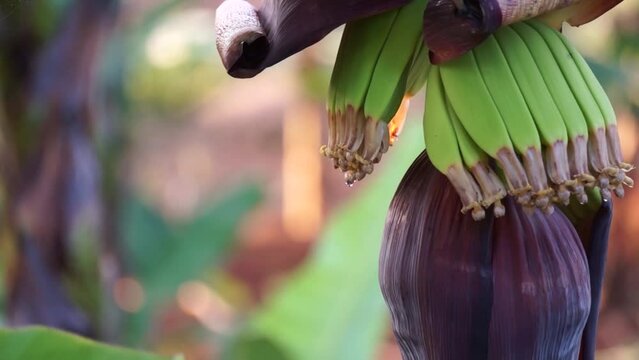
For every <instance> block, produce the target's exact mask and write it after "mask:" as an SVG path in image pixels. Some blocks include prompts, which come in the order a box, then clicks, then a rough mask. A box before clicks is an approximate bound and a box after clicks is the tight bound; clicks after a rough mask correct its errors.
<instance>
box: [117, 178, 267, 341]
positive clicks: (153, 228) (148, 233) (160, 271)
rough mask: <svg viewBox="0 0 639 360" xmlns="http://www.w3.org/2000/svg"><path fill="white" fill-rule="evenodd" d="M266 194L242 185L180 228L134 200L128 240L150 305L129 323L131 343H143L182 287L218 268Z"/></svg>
mask: <svg viewBox="0 0 639 360" xmlns="http://www.w3.org/2000/svg"><path fill="white" fill-rule="evenodd" d="M261 196H262V195H261V191H260V190H259V188H258V187H257V186H255V185H247V186H244V187H241V188H239V189H238V190H236V191H232V192H230V193H228V194H226V195H225V197H224V198H222V199H221V200H219V201H216V202H214V203H211V204H209V205H207V206H205V207H204V208H203V209H202V210H200V211H199V212H198V213H197V214H196V216H195V217H194V218H193V219H192V220H191V221H189V222H188V223H185V224H178V225H175V226H170V225H169V224H167V222H166V221H165V220H164V219H163V218H162V216H161V215H160V214H158V213H157V212H156V211H155V210H153V209H152V208H150V207H149V206H147V205H145V204H144V203H142V202H141V201H140V200H139V199H137V198H135V197H130V198H129V200H128V201H127V204H126V208H125V209H124V211H122V223H123V238H124V240H125V246H126V249H127V251H128V255H129V257H130V261H131V264H130V265H131V267H132V269H133V275H134V276H135V277H136V278H137V279H138V280H139V281H140V282H141V284H142V287H143V288H144V291H145V298H146V303H145V305H144V307H143V308H142V309H141V311H140V312H138V313H136V314H134V315H132V316H131V317H130V319H129V320H130V323H129V326H128V327H127V331H128V334H127V342H128V343H138V342H139V341H140V339H141V337H142V336H143V335H144V333H146V329H147V328H148V327H149V326H150V325H151V324H150V322H149V318H150V317H151V316H152V315H153V311H154V308H155V307H156V306H158V305H161V304H163V303H166V302H167V300H168V299H169V298H170V297H172V296H173V295H174V294H175V291H176V290H177V288H178V287H179V286H180V284H182V283H183V282H185V281H188V280H190V279H193V278H197V277H198V276H199V275H200V274H201V273H202V272H204V270H206V269H210V268H212V267H215V266H216V265H217V263H218V261H219V259H220V258H221V257H222V255H223V254H224V252H225V251H227V250H228V249H229V247H230V245H231V244H232V243H233V240H234V235H235V229H236V228H237V226H238V223H239V221H240V220H241V219H242V217H243V216H244V215H245V214H246V213H247V212H248V211H249V210H251V209H253V208H254V207H255V205H256V204H257V203H258V202H259V200H260V198H261Z"/></svg>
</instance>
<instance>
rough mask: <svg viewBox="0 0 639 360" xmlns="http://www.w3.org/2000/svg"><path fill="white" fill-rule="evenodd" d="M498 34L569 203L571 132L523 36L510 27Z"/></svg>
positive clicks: (554, 176)
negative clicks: (569, 142) (568, 130)
mask: <svg viewBox="0 0 639 360" xmlns="http://www.w3.org/2000/svg"><path fill="white" fill-rule="evenodd" d="M495 38H496V39H497V42H498V43H499V45H500V47H501V49H502V51H503V53H504V55H505V56H506V60H507V61H508V65H509V66H510V70H511V71H512V74H513V76H514V77H515V79H516V81H517V84H519V88H520V89H521V92H522V94H523V95H524V98H525V99H526V103H527V104H528V108H529V109H530V112H531V114H532V116H533V119H534V120H535V123H536V124H537V129H538V131H539V134H540V135H541V139H542V141H543V142H544V145H545V146H546V149H545V151H546V169H547V173H548V177H549V178H550V180H551V181H552V182H553V183H554V184H555V185H556V190H555V191H556V194H557V198H558V199H557V200H558V201H559V202H561V203H563V204H568V203H569V202H570V190H569V188H570V187H574V186H575V185H577V183H576V181H574V180H572V179H571V177H570V165H569V163H568V152H567V150H568V148H567V144H568V133H567V131H566V126H565V125H564V122H563V120H562V117H561V113H560V112H559V109H558V107H557V104H556V103H555V100H554V99H553V98H552V96H551V95H550V92H549V91H548V88H547V87H546V83H545V82H544V79H543V76H542V74H541V72H540V71H539V69H538V68H537V65H536V63H535V61H534V60H533V57H532V54H531V53H530V50H529V49H528V47H527V46H526V43H525V42H524V41H523V40H522V38H521V37H520V36H519V35H518V34H517V33H516V32H515V31H514V30H513V29H512V28H511V27H503V28H501V29H499V30H498V31H497V32H496V33H495Z"/></svg>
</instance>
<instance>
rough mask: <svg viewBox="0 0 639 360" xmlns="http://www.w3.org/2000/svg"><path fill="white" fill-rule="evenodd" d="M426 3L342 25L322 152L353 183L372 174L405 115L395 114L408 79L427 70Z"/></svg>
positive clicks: (404, 103) (421, 1)
mask: <svg viewBox="0 0 639 360" xmlns="http://www.w3.org/2000/svg"><path fill="white" fill-rule="evenodd" d="M425 7H426V0H413V1H412V2H410V3H409V4H407V5H405V6H404V7H402V8H399V9H396V10H392V11H389V12H386V13H383V14H380V15H376V16H372V17H369V18H365V19H361V20H358V21H355V22H352V23H349V24H347V25H346V28H345V29H344V34H343V36H342V43H341V44H340V49H339V51H338V55H337V60H336V62H335V67H334V71H333V76H332V78H331V82H330V90H329V99H328V113H329V116H328V121H329V139H328V143H327V145H325V146H322V148H321V149H320V152H321V153H322V154H323V155H324V156H327V157H329V158H331V159H333V163H334V166H335V168H339V169H340V170H341V171H342V172H343V173H344V177H345V180H346V183H347V184H349V185H352V184H353V183H355V182H356V181H359V180H362V179H363V178H364V177H365V176H366V175H367V174H370V173H371V172H372V171H373V165H374V164H375V163H377V162H379V161H380V160H381V158H382V155H383V154H384V153H385V152H386V151H387V150H388V148H389V146H390V145H391V143H392V140H394V139H395V138H396V137H397V135H398V133H399V131H400V130H401V125H402V123H403V118H402V117H401V116H397V117H396V116H395V115H396V114H397V113H398V110H400V109H401V110H402V111H401V112H402V113H404V114H405V108H406V107H407V106H408V102H407V101H405V99H404V98H405V94H406V93H407V91H408V90H409V89H408V88H407V87H408V81H409V80H408V79H409V77H410V76H413V78H411V81H412V82H411V86H412V87H417V86H418V85H416V81H419V76H418V75H423V74H421V73H420V69H422V70H421V71H426V72H427V67H426V65H429V64H423V62H422V63H419V64H417V63H416V59H418V57H417V54H418V53H419V51H422V52H423V50H421V47H422V46H423V45H422V44H421V43H423V41H422V37H421V33H422V14H423V11H424V9H425ZM421 78H422V79H423V76H422V77H421ZM392 119H396V120H394V121H393V123H392V124H391V125H390V126H389V124H388V123H389V122H391V120H392ZM389 127H390V128H392V129H390V128H389ZM391 130H392V132H391ZM391 136H392V137H393V138H391Z"/></svg>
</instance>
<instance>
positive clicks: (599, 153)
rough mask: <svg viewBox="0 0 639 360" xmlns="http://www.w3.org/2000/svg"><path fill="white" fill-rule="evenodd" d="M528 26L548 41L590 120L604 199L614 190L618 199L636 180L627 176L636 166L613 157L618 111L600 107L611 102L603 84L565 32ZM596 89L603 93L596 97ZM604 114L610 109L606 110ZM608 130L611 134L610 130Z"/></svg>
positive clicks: (592, 160) (591, 155)
mask: <svg viewBox="0 0 639 360" xmlns="http://www.w3.org/2000/svg"><path fill="white" fill-rule="evenodd" d="M528 24H529V25H530V26H531V27H532V28H534V29H535V30H536V31H537V32H538V33H539V34H540V35H541V36H542V37H543V38H544V40H545V41H546V44H547V45H548V47H549V48H550V49H551V52H552V54H553V56H554V58H555V60H556V61H557V63H558V64H559V67H560V68H561V71H562V73H563V74H564V78H565V79H566V80H567V82H568V85H569V86H570V89H571V90H572V92H573V95H574V97H575V99H576V100H577V103H578V104H579V106H580V108H581V110H582V112H583V114H584V116H585V118H586V122H587V125H588V132H589V137H588V160H589V164H590V169H591V171H592V172H593V173H595V174H597V185H598V186H599V189H600V191H601V195H602V197H603V198H604V199H610V197H611V195H610V190H614V191H615V193H616V194H617V195H618V196H623V186H622V184H625V185H628V186H632V185H633V183H632V180H631V179H630V178H628V177H627V176H625V174H624V172H625V171H629V170H631V169H632V166H630V165H628V164H622V162H621V158H620V155H621V154H620V151H618V152H617V154H618V155H612V156H611V155H609V148H611V147H612V149H613V151H615V148H616V145H615V144H618V143H619V140H618V137H617V132H616V126H607V122H608V123H609V124H612V123H613V122H616V120H614V111H612V109H611V108H609V109H608V110H607V115H606V114H605V113H604V112H602V109H601V108H600V104H603V103H604V102H607V103H609V101H608V100H603V98H605V97H606V95H605V93H604V92H603V90H602V89H601V87H600V85H598V86H595V84H598V82H597V80H596V78H595V77H594V74H592V71H591V70H590V68H589V67H588V65H587V64H586V62H585V60H584V59H583V57H581V55H580V54H579V53H578V52H577V51H576V50H575V49H574V48H573V47H572V46H571V45H570V44H569V43H568V41H567V40H566V39H565V37H564V36H563V35H561V33H559V32H558V31H556V30H554V29H552V28H550V27H548V26H546V25H544V24H542V23H540V22H537V21H529V22H528ZM579 64H581V65H579ZM587 77H589V80H587V79H586V78H587ZM589 82H590V85H589ZM593 88H594V89H595V90H596V89H597V88H598V89H601V90H600V91H599V92H598V94H597V95H595V94H594V93H593V90H592V89H593ZM597 98H599V100H597ZM604 111H606V110H605V109H604ZM607 127H608V128H609V129H610V131H607V129H606V128H607ZM609 137H612V138H613V140H609ZM610 144H612V145H610ZM611 160H612V161H611ZM615 162H618V164H616V165H617V166H615ZM621 170H623V171H621ZM626 178H627V179H626Z"/></svg>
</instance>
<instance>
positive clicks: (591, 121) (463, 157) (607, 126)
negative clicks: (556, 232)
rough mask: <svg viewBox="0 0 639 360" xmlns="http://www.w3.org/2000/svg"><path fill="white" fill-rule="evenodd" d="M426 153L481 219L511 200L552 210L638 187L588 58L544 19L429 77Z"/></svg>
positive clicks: (495, 38) (501, 35)
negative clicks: (594, 192)
mask: <svg viewBox="0 0 639 360" xmlns="http://www.w3.org/2000/svg"><path fill="white" fill-rule="evenodd" d="M424 138H425V143H426V150H427V152H428V155H429V157H430V159H431V161H432V162H433V165H434V166H435V167H437V169H438V170H440V171H441V172H442V173H443V174H445V175H446V176H447V177H448V178H449V180H450V181H451V183H452V184H453V185H454V187H455V189H456V190H457V192H458V194H459V196H460V199H461V201H462V205H463V208H462V212H467V211H471V213H472V216H473V218H475V219H477V220H478V219H482V218H483V217H484V216H485V211H484V209H487V208H488V207H490V206H493V205H494V207H493V211H494V213H495V216H497V217H499V216H502V215H503V214H504V207H503V205H502V204H501V202H500V200H501V199H502V198H504V197H505V196H506V194H510V195H512V196H514V197H516V198H517V200H518V202H519V203H520V204H522V205H523V206H524V207H525V208H527V209H534V208H540V209H542V210H543V211H545V212H547V213H550V212H552V211H553V209H554V207H553V204H554V203H559V204H564V205H567V204H568V203H570V198H571V196H574V197H575V199H576V200H577V201H578V202H579V203H581V204H584V203H586V202H587V201H588V192H589V191H587V190H588V189H589V188H593V187H598V188H599V190H600V193H601V196H602V197H603V198H604V199H610V197H611V192H614V193H615V194H616V195H617V196H619V197H622V196H623V195H624V186H629V187H631V186H633V182H632V179H630V178H629V177H628V176H626V173H627V172H628V171H630V170H632V169H633V166H631V165H630V164H627V163H624V162H623V160H622V157H621V150H620V143H619V136H618V133H617V127H616V118H615V113H614V110H613V109H612V106H611V104H610V101H609V99H608V97H607V96H606V94H605V92H604V90H603V89H602V87H601V85H600V84H599V82H598V81H597V79H596V78H595V76H594V74H593V73H592V71H591V70H590V68H589V67H588V65H587V63H586V62H585V60H584V59H583V57H581V55H580V54H579V53H578V52H577V51H576V50H575V48H574V47H572V46H571V45H570V44H569V42H568V41H567V39H566V38H565V37H564V36H563V35H561V34H560V33H559V32H558V31H556V30H554V29H552V28H550V27H548V26H546V25H545V24H542V23H540V22H536V21H527V22H521V23H517V24H514V25H511V26H507V27H503V28H501V29H500V30H498V31H497V32H496V33H495V34H494V35H492V36H490V37H489V38H488V39H487V40H486V41H485V42H483V43H482V44H481V45H479V46H478V47H476V48H475V49H474V50H472V51H470V52H468V53H467V54H466V55H464V56H462V57H460V58H458V59H455V60H453V61H451V62H448V63H446V64H442V65H440V66H433V67H432V69H431V70H430V73H429V76H428V82H427V90H426V111H425V114H424Z"/></svg>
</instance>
